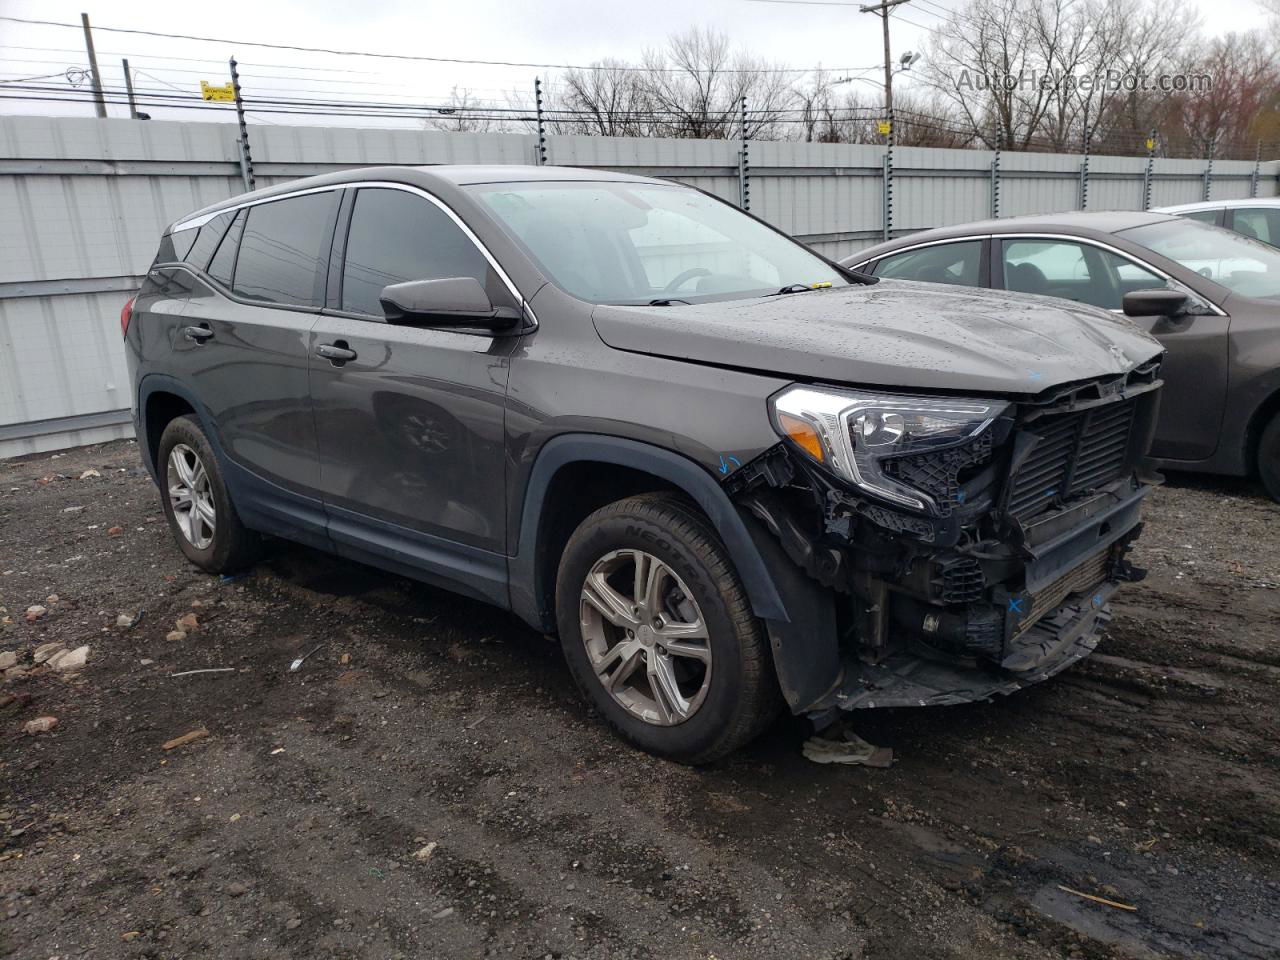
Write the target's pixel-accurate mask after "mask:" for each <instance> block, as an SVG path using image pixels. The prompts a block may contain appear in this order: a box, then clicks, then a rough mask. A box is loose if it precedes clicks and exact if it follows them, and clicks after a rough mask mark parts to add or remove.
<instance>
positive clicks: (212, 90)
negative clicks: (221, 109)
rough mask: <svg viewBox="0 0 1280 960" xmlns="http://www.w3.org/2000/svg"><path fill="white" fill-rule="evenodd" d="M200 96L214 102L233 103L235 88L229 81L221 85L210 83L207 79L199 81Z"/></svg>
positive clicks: (234, 100)
mask: <svg viewBox="0 0 1280 960" xmlns="http://www.w3.org/2000/svg"><path fill="white" fill-rule="evenodd" d="M200 96H202V97H203V98H204V99H206V100H212V101H213V102H214V103H235V102H236V88H235V87H234V86H232V85H231V84H229V83H224V84H222V85H221V86H219V85H218V84H215V83H210V82H209V81H208V80H201V81H200Z"/></svg>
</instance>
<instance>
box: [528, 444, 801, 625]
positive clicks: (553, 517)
mask: <svg viewBox="0 0 1280 960" xmlns="http://www.w3.org/2000/svg"><path fill="white" fill-rule="evenodd" d="M584 478H585V479H586V480H587V481H588V483H587V484H586V485H585V486H584V485H583V484H582V483H581V482H580V481H581V480H583V479H584ZM610 478H616V479H617V481H618V483H617V486H616V487H615V488H608V487H607V486H605V485H604V483H602V481H605V482H607V480H608V479H610ZM650 490H671V491H673V492H678V493H681V494H683V495H685V496H687V497H689V498H690V499H691V500H693V501H694V503H696V504H697V505H698V507H699V509H701V511H702V512H703V514H704V515H705V516H706V517H707V519H708V520H709V521H710V522H711V524H712V526H713V527H715V529H716V532H717V534H719V536H720V539H721V540H722V541H723V542H724V544H725V546H726V547H728V549H729V552H730V555H731V556H732V558H733V561H734V565H735V567H736V568H737V571H738V575H739V576H740V577H741V578H742V582H743V586H744V587H745V588H746V591H747V597H748V598H749V599H750V601H751V607H752V610H753V612H754V613H755V614H756V616H758V617H761V618H763V619H768V620H782V621H785V620H787V619H788V616H787V611H786V607H785V605H784V603H783V601H782V598H781V597H780V596H779V594H778V590H777V587H776V586H775V584H774V582H773V578H772V576H771V575H770V573H769V570H768V568H767V567H766V565H765V563H764V561H763V559H762V558H761V555H760V552H759V550H758V549H757V548H756V545H755V543H754V542H753V540H752V538H751V535H750V533H749V532H748V531H747V528H746V526H745V525H744V523H743V521H742V517H741V516H740V515H739V513H738V510H737V508H736V507H735V506H734V505H733V503H732V501H730V500H729V497H728V495H727V494H725V492H724V490H723V489H722V488H721V487H720V485H719V484H718V483H717V482H716V481H715V480H714V479H713V478H712V477H711V476H710V475H709V474H708V473H707V472H706V471H705V470H704V469H702V467H700V466H699V465H698V464H696V463H695V462H694V461H692V460H690V459H688V458H687V457H683V456H680V455H679V454H676V453H672V452H671V451H669V450H665V449H663V448H661V447H656V446H653V445H652V444H647V443H642V442H640V441H636V440H627V439H623V438H621V437H609V436H600V435H594V434H561V435H560V436H557V437H554V438H552V439H551V440H549V441H547V442H546V444H544V445H543V447H542V449H541V450H540V451H539V452H538V456H537V459H536V460H535V461H534V464H533V466H532V468H531V470H530V472H529V479H528V482H527V483H526V484H525V487H524V491H523V498H522V507H521V511H520V518H519V524H518V538H517V541H516V551H515V555H514V556H513V557H512V558H511V561H510V562H511V575H510V581H511V586H510V590H511V608H512V610H514V611H515V612H516V613H517V614H518V615H519V616H520V617H522V618H523V619H524V620H526V621H527V622H528V623H530V624H532V625H533V626H534V627H536V628H537V629H540V630H543V631H547V632H552V631H554V629H555V603H554V597H555V571H556V568H557V566H558V563H559V554H560V549H561V548H563V546H564V542H565V541H566V540H567V539H568V534H570V533H572V527H576V526H577V522H581V518H582V517H585V516H586V515H587V514H588V513H590V512H591V511H592V510H594V509H596V508H597V507H599V506H603V505H604V503H607V502H612V501H614V500H618V499H621V498H623V497H626V496H631V495H632V494H635V493H640V492H646V491H650ZM566 491H569V492H571V493H572V494H573V496H574V497H575V498H579V497H580V494H585V496H584V497H581V498H580V499H582V500H583V501H584V502H582V503H581V505H580V506H579V507H578V508H577V509H575V510H572V511H567V512H566V511H565V510H563V509H562V507H561V504H562V503H564V500H563V495H564V493H565V492H566ZM603 495H607V497H608V499H606V500H601V499H600V498H601V496H603ZM588 506H589V507H590V509H585V512H584V508H586V507H588ZM579 514H580V516H578V515H579ZM574 516H578V521H577V522H575V523H573V525H572V527H569V526H568V523H567V521H566V519H565V518H566V517H569V518H572V517H574ZM566 527H568V529H567V530H566Z"/></svg>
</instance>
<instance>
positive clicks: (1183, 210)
mask: <svg viewBox="0 0 1280 960" xmlns="http://www.w3.org/2000/svg"><path fill="white" fill-rule="evenodd" d="M1152 213H1172V214H1175V215H1177V216H1179V217H1187V218H1189V219H1191V220H1199V221H1201V222H1202V223H1208V224H1212V225H1213V226H1215V227H1225V228H1226V229H1228V230H1234V231H1235V232H1236V233H1239V234H1241V235H1243V236H1246V237H1252V238H1253V239H1254V240H1261V241H1262V242H1263V243H1269V244H1271V246H1273V247H1280V197H1253V198H1250V199H1245V200H1206V201H1205V202H1203V203H1182V204H1178V205H1177V206H1173V207H1156V208H1155V209H1154V210H1152Z"/></svg>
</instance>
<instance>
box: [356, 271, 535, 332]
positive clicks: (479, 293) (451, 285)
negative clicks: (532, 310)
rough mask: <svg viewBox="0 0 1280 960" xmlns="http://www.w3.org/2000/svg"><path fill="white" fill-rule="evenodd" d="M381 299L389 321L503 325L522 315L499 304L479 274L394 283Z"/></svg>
mask: <svg viewBox="0 0 1280 960" xmlns="http://www.w3.org/2000/svg"><path fill="white" fill-rule="evenodd" d="M378 299H379V301H380V302H381V303H382V312H383V314H384V315H385V316H386V318H387V323H403V324H408V323H422V324H439V325H442V326H443V325H447V326H454V327H492V328H494V329H501V328H504V327H510V326H512V325H514V324H515V323H516V321H518V320H519V319H520V315H519V312H518V311H516V310H513V309H511V308H510V307H495V306H494V305H493V303H492V301H490V300H489V295H488V294H487V293H485V292H484V287H483V286H481V284H480V281H479V280H477V279H476V278H475V277H446V278H445V279H443V280H410V281H408V282H407V283H393V284H391V285H390V286H386V287H383V288H382V295H381V296H380V297H379V298H378Z"/></svg>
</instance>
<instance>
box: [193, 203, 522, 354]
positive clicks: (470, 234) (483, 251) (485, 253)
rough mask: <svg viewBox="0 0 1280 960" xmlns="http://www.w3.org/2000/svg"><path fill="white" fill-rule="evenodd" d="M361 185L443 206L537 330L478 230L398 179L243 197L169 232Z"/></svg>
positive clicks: (514, 288)
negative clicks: (416, 197) (268, 195)
mask: <svg viewBox="0 0 1280 960" xmlns="http://www.w3.org/2000/svg"><path fill="white" fill-rule="evenodd" d="M361 187H380V188H383V189H388V190H402V191H404V192H405V193H412V194H414V195H415V196H419V197H422V199H424V200H426V201H427V202H428V203H433V204H435V205H436V206H437V207H439V208H440V210H441V211H443V213H444V215H445V216H447V217H448V218H449V219H450V220H452V221H453V222H454V225H456V226H457V227H458V229H459V230H461V231H462V232H463V234H464V235H466V237H467V239H468V240H470V241H471V242H472V243H473V244H475V248H476V249H477V250H479V251H480V255H481V256H482V257H484V258H485V260H486V261H487V262H488V264H489V266H490V267H492V268H493V272H494V273H496V274H497V275H498V278H499V279H500V280H501V281H502V282H503V284H504V285H505V286H506V288H507V291H508V292H509V293H510V294H511V296H512V297H513V298H514V299H515V301H516V303H518V304H520V308H521V310H522V311H523V312H524V313H525V314H526V315H527V316H528V318H529V321H530V324H531V326H530V329H531V330H533V329H537V326H538V317H537V315H536V314H535V313H534V312H533V307H532V306H530V305H529V301H528V300H526V299H525V298H524V297H523V296H522V295H521V293H520V291H519V289H518V288H517V287H516V285H515V284H514V283H513V282H512V280H511V277H509V276H508V275H507V271H506V270H504V269H502V265H501V264H500V263H498V260H497V258H496V257H494V255H493V254H492V253H490V252H489V248H488V247H486V246H485V245H484V243H483V242H481V240H480V238H479V237H477V236H476V235H475V232H474V231H473V230H472V229H471V228H470V227H469V226H467V224H466V222H465V221H464V220H463V219H462V218H461V217H460V216H458V215H457V214H456V213H455V212H454V211H453V209H452V208H451V207H450V206H449V205H448V204H446V203H445V202H444V201H443V200H441V199H440V198H439V197H436V196H433V195H432V194H430V193H428V192H427V191H426V190H423V189H422V188H421V187H415V186H414V185H413V184H410V183H398V182H396V181H394V180H352V181H351V182H349V183H333V184H329V185H327V186H323V187H308V188H307V189H305V190H294V191H292V192H290V193H281V194H278V195H276V196H273V197H255V198H254V199H252V200H242V201H241V202H239V203H236V204H232V205H231V206H229V207H222V208H221V209H218V210H214V211H212V212H211V213H203V214H200V215H199V216H197V217H188V218H187V219H185V220H179V221H178V222H177V223H175V224H174V225H173V228H172V229H171V230H170V231H169V232H170V233H177V232H179V231H181V230H190V229H192V228H193V227H202V226H204V225H205V224H206V223H208V222H209V221H210V220H212V219H213V218H214V217H220V216H222V215H223V214H224V213H230V212H231V211H238V210H243V209H245V208H247V207H256V206H259V205H261V204H264V203H275V202H276V201H277V200H290V199H292V198H294V197H305V196H307V195H308V194H312V193H327V192H331V191H337V190H357V189H360V188H361ZM255 302H256V301H255Z"/></svg>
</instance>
